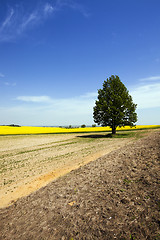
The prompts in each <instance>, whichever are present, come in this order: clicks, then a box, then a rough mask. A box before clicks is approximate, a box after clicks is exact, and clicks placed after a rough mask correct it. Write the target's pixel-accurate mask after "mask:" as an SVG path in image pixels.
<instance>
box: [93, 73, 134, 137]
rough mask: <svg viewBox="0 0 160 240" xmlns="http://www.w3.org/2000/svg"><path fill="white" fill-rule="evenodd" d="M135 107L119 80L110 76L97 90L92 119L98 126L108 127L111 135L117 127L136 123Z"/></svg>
mask: <svg viewBox="0 0 160 240" xmlns="http://www.w3.org/2000/svg"><path fill="white" fill-rule="evenodd" d="M136 107H137V105H136V104H134V103H133V100H132V97H131V95H130V94H129V92H128V90H127V88H126V87H125V85H124V84H123V83H122V82H121V80H120V78H119V77H118V76H117V75H115V76H114V75H112V76H111V77H109V78H107V80H106V81H104V83H103V88H102V89H99V90H98V100H96V102H95V107H94V108H93V118H94V121H95V123H97V124H98V125H102V126H110V127H111V128H112V134H115V133H116V128H117V127H118V126H119V127H122V126H133V125H134V123H135V122H137V113H136V112H135V110H136Z"/></svg>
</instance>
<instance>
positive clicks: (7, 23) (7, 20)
mask: <svg viewBox="0 0 160 240" xmlns="http://www.w3.org/2000/svg"><path fill="white" fill-rule="evenodd" d="M13 14H14V10H13V9H10V12H9V14H8V15H7V17H6V19H5V20H4V21H3V23H2V25H1V28H0V30H2V29H3V28H5V27H6V26H7V25H10V23H11V18H12V16H13Z"/></svg>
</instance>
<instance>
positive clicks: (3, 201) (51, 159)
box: [0, 133, 144, 207]
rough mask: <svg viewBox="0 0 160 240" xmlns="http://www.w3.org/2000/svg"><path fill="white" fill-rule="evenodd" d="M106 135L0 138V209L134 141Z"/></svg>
mask: <svg viewBox="0 0 160 240" xmlns="http://www.w3.org/2000/svg"><path fill="white" fill-rule="evenodd" d="M143 134H144V133H143ZM106 136H107V135H106V133H105V134H104V133H103V134H101V135H99V134H94V135H91V134H90V135H89V136H88V134H79V135H77V134H53V135H28V136H22V135H21V136H0V171H1V176H0V207H6V206H8V205H10V204H12V203H13V202H14V201H15V200H17V199H18V198H20V197H23V196H26V195H29V194H30V193H31V192H33V191H35V190H37V189H39V188H41V187H42V186H45V185H46V184H48V183H49V182H51V181H52V180H54V179H56V178H58V177H60V176H62V175H64V174H66V173H68V172H70V171H71V170H74V169H77V168H79V167H80V166H82V165H84V164H86V163H88V162H90V161H93V160H95V159H97V158H98V157H101V156H103V155H105V154H107V153H109V152H111V151H113V150H115V149H118V148H121V147H123V146H125V145H127V144H129V143H130V142H133V141H135V138H131V139H125V138H124V139H111V138H107V137H106Z"/></svg>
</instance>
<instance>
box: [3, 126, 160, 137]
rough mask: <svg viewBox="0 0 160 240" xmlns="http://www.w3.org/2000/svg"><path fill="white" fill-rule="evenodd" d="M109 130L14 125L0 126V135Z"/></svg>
mask: <svg viewBox="0 0 160 240" xmlns="http://www.w3.org/2000/svg"><path fill="white" fill-rule="evenodd" d="M147 128H160V125H137V126H136V127H132V128H131V127H129V126H126V127H121V128H120V127H118V128H117V130H118V131H119V130H121V131H122V130H134V129H147ZM106 131H111V128H110V127H86V128H60V127H25V126H22V127H14V126H0V135H20V134H45V133H46V134H47V133H76V132H77V133H78V132H106Z"/></svg>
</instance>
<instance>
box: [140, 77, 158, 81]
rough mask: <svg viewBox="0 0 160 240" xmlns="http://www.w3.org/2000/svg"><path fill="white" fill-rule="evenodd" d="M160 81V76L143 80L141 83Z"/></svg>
mask: <svg viewBox="0 0 160 240" xmlns="http://www.w3.org/2000/svg"><path fill="white" fill-rule="evenodd" d="M158 80H160V76H152V77H147V78H141V79H140V81H141V82H145V81H158Z"/></svg>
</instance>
